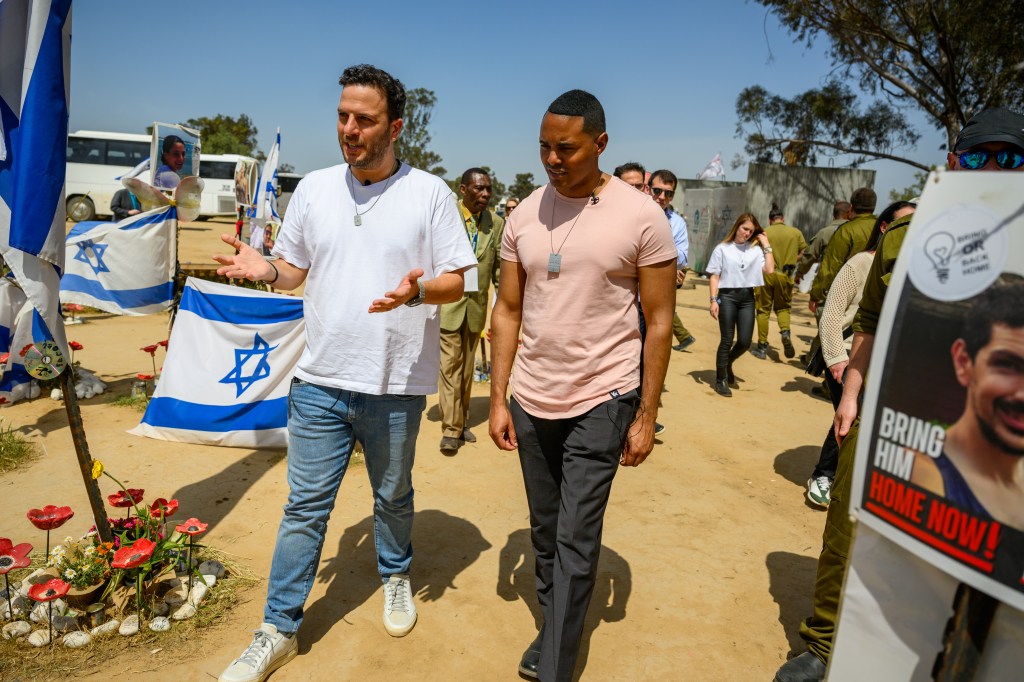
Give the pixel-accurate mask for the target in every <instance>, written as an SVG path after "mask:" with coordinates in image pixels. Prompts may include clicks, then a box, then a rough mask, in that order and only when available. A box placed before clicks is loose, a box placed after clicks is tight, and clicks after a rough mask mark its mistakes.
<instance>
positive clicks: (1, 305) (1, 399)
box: [0, 277, 37, 405]
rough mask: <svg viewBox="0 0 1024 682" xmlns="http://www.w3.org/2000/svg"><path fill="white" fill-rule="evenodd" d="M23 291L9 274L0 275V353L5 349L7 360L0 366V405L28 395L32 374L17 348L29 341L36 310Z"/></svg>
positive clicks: (30, 341) (30, 340)
mask: <svg viewBox="0 0 1024 682" xmlns="http://www.w3.org/2000/svg"><path fill="white" fill-rule="evenodd" d="M27 302H28V298H27V297H26V296H25V292H23V291H22V290H21V287H19V286H18V285H17V284H15V283H14V282H13V281H11V279H10V278H7V277H4V278H3V279H0V355H2V354H4V353H7V362H6V363H4V364H3V365H2V366H0V369H2V370H3V377H0V405H9V404H11V403H14V402H17V401H19V400H21V399H23V398H28V397H29V391H30V390H31V388H32V377H30V376H29V374H28V372H26V371H25V358H24V357H23V356H22V355H21V353H20V351H21V349H22V348H24V347H25V346H26V345H31V344H32V324H33V322H34V321H35V318H36V317H37V315H36V312H35V310H34V309H33V308H32V306H30V305H26V303H27Z"/></svg>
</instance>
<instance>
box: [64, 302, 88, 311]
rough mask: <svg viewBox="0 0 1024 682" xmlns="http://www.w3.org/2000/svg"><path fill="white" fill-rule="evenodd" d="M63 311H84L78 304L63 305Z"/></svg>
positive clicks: (83, 307)
mask: <svg viewBox="0 0 1024 682" xmlns="http://www.w3.org/2000/svg"><path fill="white" fill-rule="evenodd" d="M64 310H74V311H75V312H79V313H80V312H82V311H83V310H85V306H84V305H81V304H80V303H65V304H64Z"/></svg>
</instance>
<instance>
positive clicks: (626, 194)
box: [501, 178, 678, 419]
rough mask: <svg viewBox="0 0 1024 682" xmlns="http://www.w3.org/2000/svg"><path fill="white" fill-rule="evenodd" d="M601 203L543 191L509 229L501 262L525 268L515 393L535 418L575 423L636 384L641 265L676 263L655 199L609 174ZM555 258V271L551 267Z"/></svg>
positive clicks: (548, 189)
mask: <svg viewBox="0 0 1024 682" xmlns="http://www.w3.org/2000/svg"><path fill="white" fill-rule="evenodd" d="M598 198H599V201H598V203H596V204H591V203H590V198H589V197H585V198H583V199H572V198H569V197H564V196H562V195H561V194H559V193H558V192H556V191H555V190H554V189H553V188H552V187H550V186H549V185H544V186H543V187H541V188H539V189H537V190H536V191H534V192H533V194H531V195H530V196H529V197H527V198H526V199H525V200H524V201H523V202H522V203H520V204H519V206H518V207H517V208H516V211H515V213H513V214H512V215H511V217H509V220H508V222H507V223H505V233H504V236H503V238H502V244H501V257H502V259H503V260H508V261H513V262H519V263H521V264H522V266H523V269H524V270H526V287H525V292H524V298H523V347H522V349H520V351H519V355H518V357H517V360H516V363H515V367H514V368H513V371H512V382H511V383H512V395H513V396H515V399H516V400H517V401H518V402H519V404H520V405H522V407H523V409H524V410H526V411H527V412H528V413H529V414H532V415H534V416H536V417H541V418H545V419H562V418H566V417H575V416H577V415H580V414H583V413H585V412H587V411H588V410H590V409H591V408H593V407H594V406H595V405H598V404H600V403H602V402H604V401H605V400H609V399H610V398H611V397H612V396H611V393H612V392H613V391H618V392H619V393H625V392H627V391H631V390H633V389H634V388H636V387H637V386H639V385H640V371H639V367H640V329H639V318H638V315H637V296H636V295H637V283H638V272H637V268H638V267H642V266H646V265H654V264H655V263H661V262H664V261H668V260H670V261H675V259H676V258H677V257H678V253H677V252H676V246H675V242H674V241H673V240H672V230H671V228H670V227H669V224H668V219H666V218H665V212H664V211H662V210H661V208H659V207H658V205H657V204H656V203H654V201H653V200H652V199H651V198H650V197H649V196H647V195H646V194H643V193H641V192H638V191H637V190H636V189H634V188H633V187H630V186H629V185H627V184H626V183H624V182H622V181H621V180H619V179H618V178H612V179H611V182H610V183H609V184H608V185H607V186H606V187H605V188H604V190H602V192H601V194H600V195H598ZM573 221H575V227H572V226H573ZM552 226H554V229H551V228H552ZM570 228H571V232H570ZM553 252H554V253H558V254H560V255H561V262H560V264H559V271H558V272H557V273H552V272H549V271H548V263H549V256H550V255H551V254H552V253H553Z"/></svg>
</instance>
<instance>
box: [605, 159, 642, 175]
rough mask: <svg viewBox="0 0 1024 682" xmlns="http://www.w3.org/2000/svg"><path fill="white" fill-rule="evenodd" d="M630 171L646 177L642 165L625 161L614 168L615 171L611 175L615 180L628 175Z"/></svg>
mask: <svg viewBox="0 0 1024 682" xmlns="http://www.w3.org/2000/svg"><path fill="white" fill-rule="evenodd" d="M630 171H635V172H637V173H639V174H640V175H643V176H645V177H646V175H647V169H646V168H644V166H643V164H642V163H637V162H636V161H627V162H626V163H624V164H622V165H621V166H616V167H615V170H614V171H612V175H614V176H615V177H617V178H621V177H622V176H623V175H625V174H626V173H629V172H630Z"/></svg>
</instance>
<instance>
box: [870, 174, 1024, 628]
mask: <svg viewBox="0 0 1024 682" xmlns="http://www.w3.org/2000/svg"><path fill="white" fill-rule="evenodd" d="M861 415H862V422H861V432H860V436H859V439H858V443H857V454H856V465H855V470H854V480H853V491H852V497H851V500H852V503H853V504H852V507H853V511H854V513H855V514H856V516H857V519H858V522H859V523H860V524H863V526H867V527H869V528H871V529H872V530H873V531H877V532H878V533H879V534H881V535H882V536H884V537H886V538H888V539H889V540H890V541H892V542H893V543H895V544H896V545H897V546H898V547H900V548H901V549H902V550H906V551H909V552H912V553H913V554H914V555H916V556H917V557H918V558H919V559H922V560H924V561H925V562H926V563H928V564H931V565H932V566H934V567H935V568H937V569H939V570H941V571H943V572H944V573H946V574H948V575H949V576H951V577H953V578H954V579H955V580H957V581H960V582H964V583H967V584H969V585H971V586H973V587H975V588H977V589H979V590H981V591H983V592H985V593H987V594H990V595H992V596H993V597H995V598H996V599H998V600H1000V601H1002V602H1005V603H1007V604H1010V605H1012V606H1013V607H1014V608H1016V609H1018V610H1019V609H1024V173H992V172H984V173H950V172H938V173H933V174H932V175H931V177H930V178H929V180H928V182H927V185H926V189H925V191H924V194H923V195H922V199H921V203H920V204H919V207H918V210H917V214H916V216H915V217H914V220H913V223H912V224H911V227H910V229H909V231H908V233H907V236H906V239H905V241H904V242H903V245H902V248H901V249H900V254H899V258H898V259H897V262H896V268H895V271H894V272H893V273H892V279H891V281H890V283H889V289H888V292H887V294H886V300H885V305H884V307H883V310H882V314H881V319H880V321H879V327H878V333H877V335H876V336H875V339H874V346H873V352H872V357H871V364H870V371H869V374H868V380H867V383H866V389H865V395H864V404H863V410H862V413H861ZM907 578H908V577H907V576H900V579H903V580H906V579H907Z"/></svg>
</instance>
